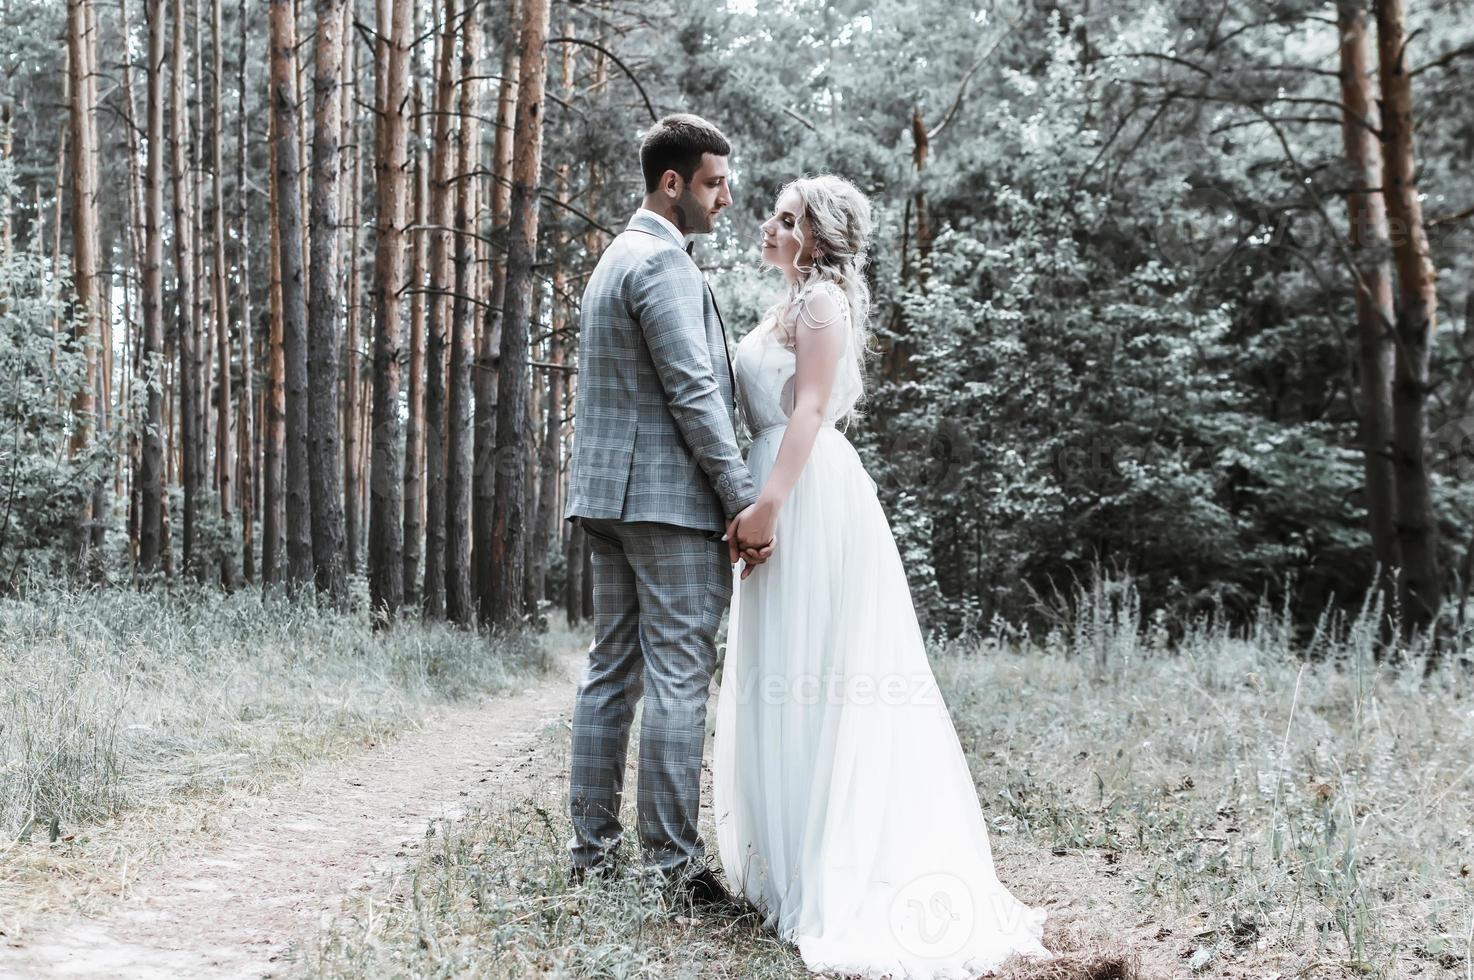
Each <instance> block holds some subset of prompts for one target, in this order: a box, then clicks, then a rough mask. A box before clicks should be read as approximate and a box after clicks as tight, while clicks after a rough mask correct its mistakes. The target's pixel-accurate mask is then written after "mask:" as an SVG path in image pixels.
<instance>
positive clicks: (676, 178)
mask: <svg viewBox="0 0 1474 980" xmlns="http://www.w3.org/2000/svg"><path fill="white" fill-rule="evenodd" d="M683 183H684V181H683V180H682V179H681V175H680V174H678V173H676V172H675V171H674V170H667V171H666V172H665V173H663V174H661V175H660V190H661V192H662V193H664V194H668V195H670V196H671V197H680V196H681V185H682V184H683Z"/></svg>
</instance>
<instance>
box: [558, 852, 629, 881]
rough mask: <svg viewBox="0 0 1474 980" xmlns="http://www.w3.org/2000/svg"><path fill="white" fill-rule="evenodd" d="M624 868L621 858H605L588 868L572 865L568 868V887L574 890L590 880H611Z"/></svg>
mask: <svg viewBox="0 0 1474 980" xmlns="http://www.w3.org/2000/svg"><path fill="white" fill-rule="evenodd" d="M622 867H623V865H622V863H621V862H620V859H619V858H605V859H604V860H603V861H599V862H596V863H595V864H592V865H589V866H588V867H579V866H578V865H576V864H574V865H570V866H569V868H568V887H570V888H573V887H576V886H578V885H581V884H583V883H584V882H585V881H587V880H588V879H589V878H591V877H592V878H603V879H606V880H607V879H609V878H613V877H616V876H617V875H618V874H619V872H620V870H621V868H622Z"/></svg>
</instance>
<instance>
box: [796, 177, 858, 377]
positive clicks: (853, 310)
mask: <svg viewBox="0 0 1474 980" xmlns="http://www.w3.org/2000/svg"><path fill="white" fill-rule="evenodd" d="M789 191H793V192H794V193H795V194H796V195H797V196H798V199H799V201H800V203H801V208H802V210H801V213H800V214H799V215H798V219H797V220H796V221H795V222H794V237H795V238H797V239H798V242H799V251H800V252H802V251H803V246H804V245H805V244H809V245H811V248H810V252H809V256H810V260H809V262H808V264H807V265H800V266H798V271H799V278H798V281H797V282H796V283H794V284H793V285H792V286H791V287H790V289H789V293H788V296H787V298H786V299H785V300H784V301H783V302H781V303H780V304H779V307H780V310H779V317H778V319H779V321H780V323H781V324H782V327H783V330H784V331H785V333H786V334H787V335H788V336H790V337H792V336H793V333H794V331H793V320H794V318H795V317H796V316H802V315H803V313H802V302H801V301H802V298H803V297H804V296H805V295H806V294H807V293H808V292H809V291H810V290H812V289H813V288H814V287H815V286H817V285H818V284H819V283H821V282H832V283H834V284H835V285H837V286H839V287H840V289H842V290H843V291H844V294H845V297H846V298H847V299H848V300H849V307H850V326H851V330H852V331H853V338H852V339H853V341H854V342H853V343H852V344H851V350H852V351H853V353H854V359H855V366H856V367H857V368H858V369H859V372H860V378H861V379H862V380H863V379H864V377H865V370H864V368H865V361H864V357H865V354H867V353H874V352H873V351H870V337H871V330H870V288H869V287H868V286H867V285H866V284H865V263H866V262H867V261H868V260H869V253H868V248H869V245H870V199H869V198H867V197H866V196H865V195H864V194H863V193H861V192H860V189H859V188H858V187H856V186H855V185H854V184H852V183H850V182H849V181H848V180H845V179H844V178H843V177H840V176H837V175H835V174H819V175H817V176H814V177H799V178H798V179H797V180H793V181H790V182H789V183H787V184H785V185H784V186H783V189H782V190H780V191H779V192H778V198H779V199H781V198H782V197H783V196H784V195H785V194H787V193H788V192H789ZM810 239H812V241H810Z"/></svg>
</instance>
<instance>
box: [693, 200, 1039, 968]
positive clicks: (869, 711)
mask: <svg viewBox="0 0 1474 980" xmlns="http://www.w3.org/2000/svg"><path fill="white" fill-rule="evenodd" d="M869 227H870V205H869V202H868V201H867V200H866V198H865V196H864V195H863V194H861V193H860V192H859V190H857V189H856V188H855V187H854V186H853V185H852V184H850V183H849V182H848V181H845V180H843V179H842V178H839V177H835V176H832V175H823V176H818V177H810V178H803V179H799V180H795V181H793V182H792V183H790V184H789V185H788V186H787V187H785V188H784V189H783V191H782V193H781V194H780V195H779V198H778V202H777V205H776V207H775V209H774V214H773V215H772V217H770V218H769V219H768V220H767V221H766V222H764V224H763V226H762V261H763V263H764V264H765V265H770V266H773V267H775V268H777V269H778V270H780V271H781V272H782V273H783V275H784V276H785V277H786V278H787V281H788V284H789V291H788V296H787V298H786V300H785V301H784V302H781V303H779V304H778V306H777V307H776V308H775V309H774V310H773V311H772V312H771V313H770V315H769V316H767V317H766V318H765V319H764V320H763V322H762V323H761V324H760V325H759V326H758V327H757V328H756V329H754V330H752V331H751V332H749V333H748V334H747V335H746V336H744V337H743V338H742V340H741V342H740V343H739V344H738V345H737V349H736V353H735V356H734V358H733V366H734V369H735V372H736V380H737V392H738V404H739V407H740V409H741V411H742V413H743V416H744V418H745V419H746V421H747V425H748V429H749V430H750V431H751V432H752V433H753V442H752V446H751V449H750V451H749V457H748V461H747V463H748V467H749V469H750V470H751V471H752V475H753V478H754V480H755V481H756V482H757V484H758V485H759V486H761V487H762V490H761V495H760V497H759V500H758V503H757V505H756V509H755V510H754V511H753V513H752V514H751V515H749V516H748V518H747V519H746V520H744V537H746V538H748V539H750V540H757V541H769V540H772V541H775V548H774V550H773V554H772V557H770V558H769V559H768V560H767V562H766V564H764V565H759V566H752V565H744V566H743V567H742V569H741V572H740V579H738V580H737V581H734V582H733V595H732V606H731V619H730V623H729V626H728V642H727V654H726V664H725V667H724V668H723V676H722V680H721V686H720V690H719V691H718V694H717V711H716V733H715V746H714V750H713V754H714V758H713V775H714V790H713V799H714V804H715V810H716V829H717V840H718V847H719V851H720V854H721V859H722V865H723V867H724V871H725V874H726V877H727V881H728V883H729V885H730V887H731V888H732V889H733V890H734V891H738V892H739V893H740V894H741V895H742V896H743V897H745V898H746V899H747V900H748V901H750V902H752V903H753V905H755V906H756V907H757V909H758V910H759V912H760V913H761V914H762V915H763V924H764V925H765V926H767V927H770V928H773V929H775V930H776V931H777V932H778V934H779V935H780V936H781V937H782V938H783V939H785V940H788V941H791V942H793V943H795V944H796V945H797V946H798V949H799V952H800V954H801V955H802V957H803V960H804V963H805V965H806V967H807V968H808V969H809V970H811V971H814V972H820V971H833V972H839V973H849V974H860V975H864V976H868V977H885V976H891V977H896V978H900V977H927V978H938V977H964V976H966V977H975V976H977V975H979V974H981V973H985V972H987V971H990V970H993V969H994V968H996V967H997V966H998V965H999V964H1000V963H1001V962H1002V961H1003V960H1004V959H1005V958H1006V957H1008V956H1009V955H1011V954H1013V953H1022V954H1026V955H1032V956H1045V957H1047V956H1049V955H1050V954H1049V953H1048V952H1047V951H1046V950H1045V949H1044V947H1043V945H1042V944H1041V942H1040V935H1041V933H1042V931H1043V923H1044V917H1045V913H1044V911H1043V910H1042V909H1034V908H1030V907H1028V906H1026V905H1024V904H1023V903H1021V902H1019V901H1018V900H1017V899H1015V898H1014V897H1013V896H1012V895H1011V894H1010V893H1009V892H1008V890H1007V889H1006V888H1005V887H1004V886H1003V885H1002V883H1000V882H999V880H998V878H997V876H996V875H995V873H994V869H993V858H992V852H991V849H990V847H989V844H988V831H987V828H986V826H985V825H984V822H983V815H982V812H981V810H980V808H979V804H978V799H977V795H976V791H975V789H974V787H973V781H972V776H971V774H970V773H969V771H968V767H967V761H966V759H965V757H964V756H963V754H962V748H961V746H960V744H959V742H958V739H957V733H956V730H955V729H954V728H953V725H952V721H951V717H950V716H949V715H948V713H947V708H946V705H945V704H944V703H943V701H942V698H941V696H940V694H939V692H938V690H937V686H936V681H935V678H934V676H933V674H932V671H931V666H930V664H929V662H928V661H927V657H926V650H925V647H924V645H923V642H922V637H921V631H920V628H919V627H918V625H917V621H916V614H915V611H914V609H913V608H912V602H911V593H910V591H909V589H908V586H907V583H906V575H905V571H904V569H903V568H902V565H901V559H900V555H899V553H898V552H897V549H896V544H895V539H894V538H893V537H892V535H891V530H890V525H889V524H888V523H887V521H886V518H885V514H884V512H883V511H882V509H881V505H880V502H879V500H878V499H877V498H876V487H875V483H874V481H873V480H872V479H871V478H870V477H869V475H868V474H866V472H865V469H864V467H863V465H862V464H861V462H860V458H859V456H858V455H856V453H855V449H854V447H853V446H852V445H851V444H850V442H849V440H848V439H846V438H845V436H844V435H843V434H842V433H841V432H840V430H839V429H838V428H836V426H835V423H836V422H837V421H841V420H843V421H845V422H846V423H848V420H849V417H850V416H852V415H853V414H854V411H855V406H856V403H857V402H858V401H859V399H860V397H861V395H862V394H863V388H864V385H863V377H864V371H863V368H864V362H863V355H864V353H865V348H866V342H867V337H868V330H867V307H868V294H867V290H866V287H865V284H864V281H863V278H862V269H863V266H864V262H865V246H866V237H867V235H868V234H869ZM732 547H733V549H734V550H735V548H736V545H735V543H734V544H733V545H732ZM733 560H734V561H735V560H736V555H735V554H734V555H733ZM735 574H737V573H736V572H734V575H735Z"/></svg>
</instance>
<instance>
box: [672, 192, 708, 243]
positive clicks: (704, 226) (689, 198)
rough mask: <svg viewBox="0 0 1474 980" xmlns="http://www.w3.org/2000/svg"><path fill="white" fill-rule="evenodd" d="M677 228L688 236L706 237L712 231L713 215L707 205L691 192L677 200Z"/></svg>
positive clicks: (682, 194)
mask: <svg viewBox="0 0 1474 980" xmlns="http://www.w3.org/2000/svg"><path fill="white" fill-rule="evenodd" d="M675 207H676V227H678V228H680V229H681V232H682V233H683V234H686V235H705V234H707V233H708V232H710V231H711V226H712V222H713V217H714V216H713V215H712V214H711V212H710V210H709V209H708V208H707V207H706V205H704V204H702V203H701V202H700V201H698V200H697V199H696V195H695V194H692V193H691V192H690V191H689V190H687V191H682V192H681V196H680V197H678V198H676V205H675Z"/></svg>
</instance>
